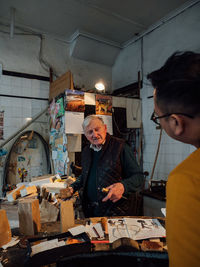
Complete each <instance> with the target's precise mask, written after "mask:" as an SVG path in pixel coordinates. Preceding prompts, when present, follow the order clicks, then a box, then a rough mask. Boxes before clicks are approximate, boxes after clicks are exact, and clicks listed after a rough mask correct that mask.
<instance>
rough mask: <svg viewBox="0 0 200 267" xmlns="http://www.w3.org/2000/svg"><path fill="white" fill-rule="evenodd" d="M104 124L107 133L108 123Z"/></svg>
mask: <svg viewBox="0 0 200 267" xmlns="http://www.w3.org/2000/svg"><path fill="white" fill-rule="evenodd" d="M104 126H105V132H106V133H107V125H106V124H104Z"/></svg>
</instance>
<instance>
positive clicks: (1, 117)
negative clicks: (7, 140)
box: [0, 111, 4, 140]
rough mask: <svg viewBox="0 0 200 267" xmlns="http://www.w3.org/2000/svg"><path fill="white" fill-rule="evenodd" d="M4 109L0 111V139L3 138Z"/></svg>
mask: <svg viewBox="0 0 200 267" xmlns="http://www.w3.org/2000/svg"><path fill="white" fill-rule="evenodd" d="M3 126H4V111H0V140H3Z"/></svg>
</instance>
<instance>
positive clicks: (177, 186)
mask: <svg viewBox="0 0 200 267" xmlns="http://www.w3.org/2000/svg"><path fill="white" fill-rule="evenodd" d="M166 211H167V214H166V230H167V245H168V253H169V262H170V267H186V266H187V267H199V266H200V148H199V149H197V150H196V151H194V152H193V153H192V154H191V155H190V156H189V157H188V158H187V159H185V160H184V161H183V162H182V163H181V164H179V165H178V166H177V167H176V168H175V169H174V170H173V171H172V172H171V173H170V175H169V178H168V182H167V203H166Z"/></svg>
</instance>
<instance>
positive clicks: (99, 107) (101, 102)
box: [96, 95, 112, 116]
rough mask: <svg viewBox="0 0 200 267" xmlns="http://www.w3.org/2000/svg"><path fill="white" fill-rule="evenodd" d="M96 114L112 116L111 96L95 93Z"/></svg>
mask: <svg viewBox="0 0 200 267" xmlns="http://www.w3.org/2000/svg"><path fill="white" fill-rule="evenodd" d="M96 114H97V115H109V116H112V96H109V95H96Z"/></svg>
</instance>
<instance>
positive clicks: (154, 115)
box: [150, 111, 194, 126]
mask: <svg viewBox="0 0 200 267" xmlns="http://www.w3.org/2000/svg"><path fill="white" fill-rule="evenodd" d="M172 114H176V115H182V116H186V117H188V118H191V119H194V116H192V115H189V114H185V113H179V112H173V113H167V114H165V115H162V116H156V114H155V111H153V113H152V115H151V118H150V120H152V121H153V122H154V123H156V124H157V125H159V126H160V122H159V119H162V118H167V117H169V116H171V115H172Z"/></svg>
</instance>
